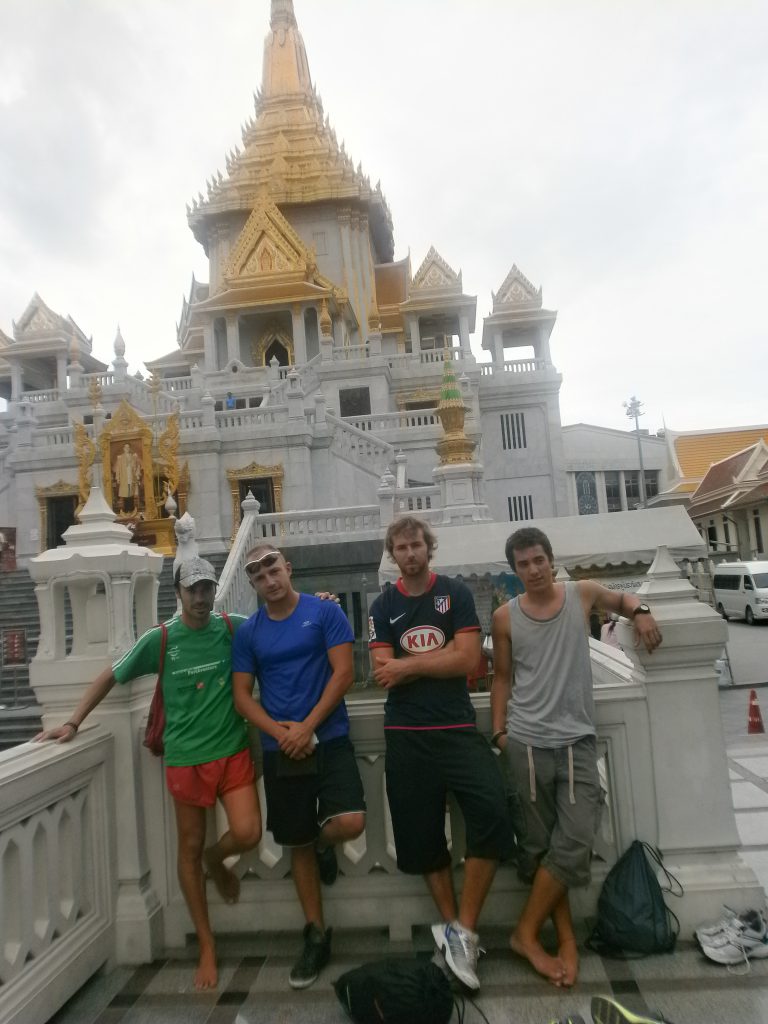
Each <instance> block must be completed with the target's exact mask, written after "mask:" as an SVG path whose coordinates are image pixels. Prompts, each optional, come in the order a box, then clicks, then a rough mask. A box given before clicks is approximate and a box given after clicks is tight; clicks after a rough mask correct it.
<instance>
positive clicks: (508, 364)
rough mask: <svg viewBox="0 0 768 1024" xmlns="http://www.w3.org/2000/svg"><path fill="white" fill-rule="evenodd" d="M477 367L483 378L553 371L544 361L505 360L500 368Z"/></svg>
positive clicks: (484, 364)
mask: <svg viewBox="0 0 768 1024" xmlns="http://www.w3.org/2000/svg"><path fill="white" fill-rule="evenodd" d="M478 365H479V367H480V373H481V374H482V376H483V377H493V376H495V375H496V374H506V373H539V372H541V371H543V370H551V369H553V367H552V364H551V363H549V362H547V360H546V359H507V360H505V361H504V363H503V364H502V365H501V366H499V365H498V364H497V363H479V364H478Z"/></svg>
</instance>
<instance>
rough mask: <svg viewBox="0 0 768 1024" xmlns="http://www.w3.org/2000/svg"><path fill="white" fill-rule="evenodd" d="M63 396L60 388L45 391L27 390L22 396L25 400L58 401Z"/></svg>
mask: <svg viewBox="0 0 768 1024" xmlns="http://www.w3.org/2000/svg"><path fill="white" fill-rule="evenodd" d="M60 397H61V395H60V393H59V389H58V388H48V389H46V390H44V391H25V392H24V394H23V395H22V398H23V399H24V401H25V402H35V403H37V402H58V400H59V398H60Z"/></svg>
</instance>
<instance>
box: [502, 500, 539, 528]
mask: <svg viewBox="0 0 768 1024" xmlns="http://www.w3.org/2000/svg"><path fill="white" fill-rule="evenodd" d="M507 507H508V509H509V521H510V522H511V523H518V522H520V521H521V520H523V519H533V495H532V494H515V495H513V496H512V497H509V498H507Z"/></svg>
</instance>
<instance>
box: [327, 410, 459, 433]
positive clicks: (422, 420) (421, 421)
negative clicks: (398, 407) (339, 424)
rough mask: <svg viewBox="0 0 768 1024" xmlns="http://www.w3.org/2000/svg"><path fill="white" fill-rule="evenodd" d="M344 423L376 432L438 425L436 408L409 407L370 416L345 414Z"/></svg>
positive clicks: (438, 419)
mask: <svg viewBox="0 0 768 1024" xmlns="http://www.w3.org/2000/svg"><path fill="white" fill-rule="evenodd" d="M343 419H344V422H345V423H349V424H350V425H351V426H353V427H356V428H357V429H358V430H368V431H372V432H374V433H378V432H379V431H382V430H407V429H409V428H410V427H432V426H437V427H439V426H440V417H439V416H438V415H437V409H411V410H403V411H402V412H383V413H376V414H372V415H370V416H345V417H344V418H343Z"/></svg>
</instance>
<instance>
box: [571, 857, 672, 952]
mask: <svg viewBox="0 0 768 1024" xmlns="http://www.w3.org/2000/svg"><path fill="white" fill-rule="evenodd" d="M649 858H650V860H651V861H652V862H653V863H650V862H649ZM656 866H658V867H660V868H661V870H662V871H663V872H664V875H665V876H666V880H667V885H666V886H665V887H664V889H662V887H661V886H660V885H659V881H658V879H657V877H656V871H655V867H656ZM665 892H666V893H669V894H670V895H672V896H682V895H683V887H682V886H681V885H680V883H679V882H678V880H677V879H676V878H675V877H674V875H671V874H670V873H669V872H668V871H667V869H666V868H665V867H664V865H663V864H662V862H661V853H660V852H659V851H658V850H656V849H655V848H654V847H653V846H649V844H648V843H643V842H641V841H640V840H639V839H635V841H634V842H633V843H632V845H631V846H630V847H629V849H628V850H627V851H626V853H624V854H623V855H622V856H621V857H620V858H619V859H618V860H617V861H616V863H615V864H614V865H613V867H612V868H611V870H610V871H609V872H608V874H607V875H606V876H605V881H604V882H603V888H602V889H601V890H600V896H599V898H598V901H597V921H596V924H595V927H594V929H593V930H592V934H591V935H590V936H589V939H587V946H588V947H589V948H590V949H591V950H593V951H594V952H595V953H599V954H600V955H601V956H616V957H623V956H626V954H627V953H629V954H630V955H631V954H636V955H640V956H647V955H648V954H649V953H671V952H672V950H673V949H674V948H675V943H676V942H677V936H678V934H679V932H680V922H679V921H678V919H677V917H676V916H675V914H673V913H672V911H671V910H670V909H669V907H667V905H666V903H665V902H664V895H663V894H664V893H665Z"/></svg>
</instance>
